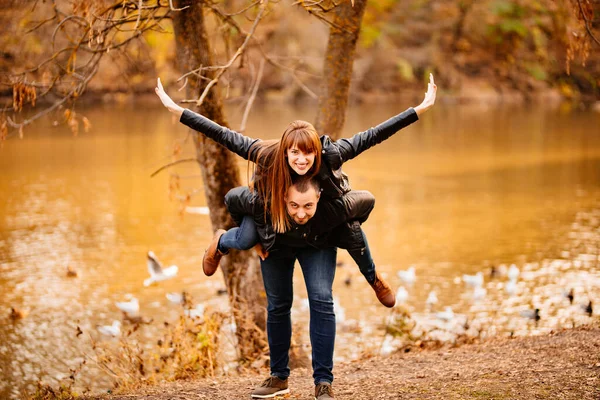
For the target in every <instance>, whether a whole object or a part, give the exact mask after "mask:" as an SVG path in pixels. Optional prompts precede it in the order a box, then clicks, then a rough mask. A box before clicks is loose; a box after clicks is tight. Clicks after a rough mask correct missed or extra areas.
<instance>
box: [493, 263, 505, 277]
mask: <svg viewBox="0 0 600 400" xmlns="http://www.w3.org/2000/svg"><path fill="white" fill-rule="evenodd" d="M505 275H506V265H504V264H500V265H498V266H495V265H492V268H491V269H490V278H499V277H501V276H505Z"/></svg>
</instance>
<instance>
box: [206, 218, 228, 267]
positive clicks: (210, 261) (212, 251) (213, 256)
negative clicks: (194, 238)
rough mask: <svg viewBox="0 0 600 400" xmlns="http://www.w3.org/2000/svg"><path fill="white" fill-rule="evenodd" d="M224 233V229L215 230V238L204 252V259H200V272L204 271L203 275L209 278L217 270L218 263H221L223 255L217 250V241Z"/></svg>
mask: <svg viewBox="0 0 600 400" xmlns="http://www.w3.org/2000/svg"><path fill="white" fill-rule="evenodd" d="M224 233H225V230H224V229H217V231H216V232H215V236H213V239H212V242H210V245H209V246H208V249H206V251H205V252H204V258H203V259H202V270H204V275H206V276H211V275H213V274H214V273H215V272H217V268H219V262H220V261H221V257H223V253H221V252H220V251H219V249H218V246H219V239H221V236H223V234H224Z"/></svg>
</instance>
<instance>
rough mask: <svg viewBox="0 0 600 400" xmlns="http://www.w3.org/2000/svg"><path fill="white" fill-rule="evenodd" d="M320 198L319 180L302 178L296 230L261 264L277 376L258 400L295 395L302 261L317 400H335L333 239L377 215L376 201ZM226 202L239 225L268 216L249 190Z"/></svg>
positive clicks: (295, 192)
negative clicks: (292, 354) (296, 283)
mask: <svg viewBox="0 0 600 400" xmlns="http://www.w3.org/2000/svg"><path fill="white" fill-rule="evenodd" d="M319 198H320V188H319V184H318V181H316V180H309V179H306V178H300V179H299V180H298V181H296V182H295V183H294V184H293V185H292V186H291V187H290V189H289V191H288V194H287V196H286V199H285V200H286V209H287V213H288V215H289V217H290V219H291V221H292V228H291V229H290V230H289V231H288V232H286V233H284V234H278V235H277V237H276V239H275V246H274V247H273V248H272V250H271V251H270V252H269V255H268V257H266V258H265V259H264V260H261V270H262V275H263V282H264V286H265V291H266V293H267V312H268V317H267V335H268V341H269V349H270V354H271V361H270V366H271V376H270V377H269V378H268V379H266V380H265V381H264V382H263V383H262V384H261V385H260V386H259V387H257V388H256V389H255V390H254V391H253V392H252V397H253V398H271V397H275V396H277V395H281V394H285V393H288V392H289V389H288V381H287V378H288V376H289V374H290V369H289V367H288V363H289V350H290V341H291V337H292V323H291V318H290V314H291V308H292V301H293V282H292V278H293V272H294V264H295V261H296V260H298V262H299V263H300V266H301V268H302V273H303V276H304V281H305V284H306V289H307V292H308V301H309V307H310V340H311V345H312V366H313V378H314V382H315V398H316V399H318V400H326V399H333V398H334V394H333V390H332V388H331V383H332V382H333V374H332V369H333V348H334V342H335V330H336V325H335V314H334V311H333V294H332V285H333V279H334V277H335V269H336V268H335V264H336V253H337V249H336V247H333V246H331V245H329V243H334V242H335V238H334V237H332V236H335V227H336V226H339V225H341V224H342V223H345V222H346V221H349V220H358V221H364V220H366V218H367V217H368V215H369V213H370V212H371V210H372V209H373V205H374V198H373V196H372V195H371V194H370V193H368V192H360V191H356V192H354V197H348V198H345V199H338V200H337V201H333V202H325V203H323V204H321V205H320V206H319V207H317V205H319ZM225 201H226V203H227V206H228V209H229V211H230V212H231V213H232V215H234V219H235V215H236V214H240V215H248V214H253V215H256V214H259V215H260V212H261V210H262V205H260V204H256V197H255V196H254V195H253V194H252V192H250V191H249V190H248V189H247V188H236V189H232V190H231V191H230V192H229V193H228V194H227V196H226V198H225ZM389 291H390V292H391V289H389ZM391 294H392V295H393V293H391Z"/></svg>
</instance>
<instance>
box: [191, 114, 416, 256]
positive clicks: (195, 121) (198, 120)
mask: <svg viewBox="0 0 600 400" xmlns="http://www.w3.org/2000/svg"><path fill="white" fill-rule="evenodd" d="M418 119H419V118H418V116H417V113H416V112H415V110H414V109H413V108H409V109H407V110H406V111H404V112H402V113H400V114H398V115H396V116H394V117H392V118H390V119H388V120H387V121H385V122H383V123H381V124H379V125H377V126H376V127H374V128H370V129H367V130H366V131H364V132H359V133H357V134H355V135H354V136H352V137H351V138H348V139H346V138H343V139H339V140H336V141H333V140H331V138H330V137H329V136H326V135H324V136H321V145H322V154H321V165H320V166H319V171H318V173H317V177H318V179H319V181H320V184H321V191H322V192H321V199H320V200H319V207H320V208H321V209H323V210H328V209H329V210H332V212H335V210H340V209H341V208H340V207H337V206H336V205H335V204H334V205H332V206H331V207H330V206H326V205H324V204H325V203H326V202H330V201H331V202H333V201H335V199H339V198H341V197H345V196H344V195H346V194H347V193H348V192H350V191H351V189H350V183H349V182H348V177H347V175H346V174H345V173H344V172H342V164H344V162H346V161H348V160H351V159H353V158H354V157H356V156H358V155H359V154H360V153H362V152H363V151H365V150H367V149H369V148H371V147H373V146H375V145H376V144H378V143H381V142H382V141H384V140H385V139H388V138H389V137H391V136H392V135H393V134H395V133H396V132H398V131H399V130H400V129H402V128H405V127H407V126H408V125H410V124H412V123H413V122H416V121H417V120H418ZM180 122H182V123H183V124H185V125H187V126H188V127H190V128H192V129H194V130H196V131H198V132H201V133H203V134H204V135H205V136H206V137H208V138H210V139H212V140H214V141H216V142H217V143H219V144H221V145H223V146H225V147H226V148H227V149H229V150H231V151H232V152H234V153H236V154H237V155H239V156H240V157H242V158H244V159H246V160H249V161H252V162H256V159H257V150H258V149H257V146H254V144H255V143H257V142H258V141H260V139H253V138H250V137H247V136H244V135H242V134H241V133H238V132H235V131H233V130H231V129H229V128H226V127H223V126H221V125H219V124H217V123H215V122H213V121H211V120H210V119H208V118H206V117H204V116H202V115H200V114H197V113H195V112H193V111H191V110H188V109H186V110H184V112H183V114H182V115H181V118H180ZM233 190H235V189H233ZM230 193H231V192H230ZM234 193H236V192H234ZM367 193H368V192H367ZM228 196H229V194H228ZM230 199H231V197H230ZM347 200H348V199H347ZM225 203H226V204H227V206H228V209H229V212H230V213H231V214H232V216H233V217H234V220H236V219H237V222H238V223H239V222H240V221H241V218H239V215H238V216H237V217H236V214H237V213H238V210H237V209H232V208H229V207H230V206H231V204H232V203H231V202H230V201H227V196H226V202H225ZM254 203H256V201H254ZM373 203H374V199H373ZM348 204H351V201H346V205H348ZM338 206H339V204H338ZM319 207H317V210H319ZM371 209H372V207H371ZM369 212H370V211H369ZM248 214H250V213H248ZM252 215H254V217H255V218H254V219H255V222H256V225H257V231H258V234H259V237H260V240H261V243H262V245H263V247H264V248H265V250H267V251H270V250H271V249H272V248H273V246H274V244H275V239H276V234H275V232H274V229H273V227H272V225H271V224H270V223H265V222H264V221H265V218H264V214H263V213H261V212H258V211H256V212H253V213H252ZM313 219H314V217H313ZM334 219H335V220H336V221H342V225H341V226H339V229H338V230H337V231H338V232H337V233H336V234H335V235H334V236H335V238H336V239H335V240H331V235H330V237H329V238H328V240H327V242H329V243H331V242H335V244H336V245H338V247H341V248H344V249H349V250H350V249H356V248H361V249H362V248H364V247H365V246H366V244H365V243H364V239H363V235H362V231H361V229H360V221H357V220H354V221H348V219H347V218H346V216H345V215H343V213H342V214H338V215H336V216H335V218H334ZM364 220H366V218H364V219H363V220H362V221H364ZM325 221H327V219H325ZM343 221H347V222H345V223H343ZM331 226H333V225H330V226H329V228H331ZM320 229H321V228H318V229H316V230H314V232H316V231H318V230H320ZM330 230H331V229H330ZM313 234H314V236H316V238H314V239H313V240H311V241H309V242H310V243H311V244H313V245H323V243H321V239H322V238H323V236H321V235H320V234H319V233H313ZM320 238H321V239H320Z"/></svg>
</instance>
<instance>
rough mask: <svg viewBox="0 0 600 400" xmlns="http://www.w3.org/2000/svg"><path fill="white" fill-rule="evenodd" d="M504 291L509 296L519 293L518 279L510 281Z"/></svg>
mask: <svg viewBox="0 0 600 400" xmlns="http://www.w3.org/2000/svg"><path fill="white" fill-rule="evenodd" d="M504 291H505V292H506V294H508V295H509V296H514V295H515V294H517V282H516V281H508V282H506V285H504Z"/></svg>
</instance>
